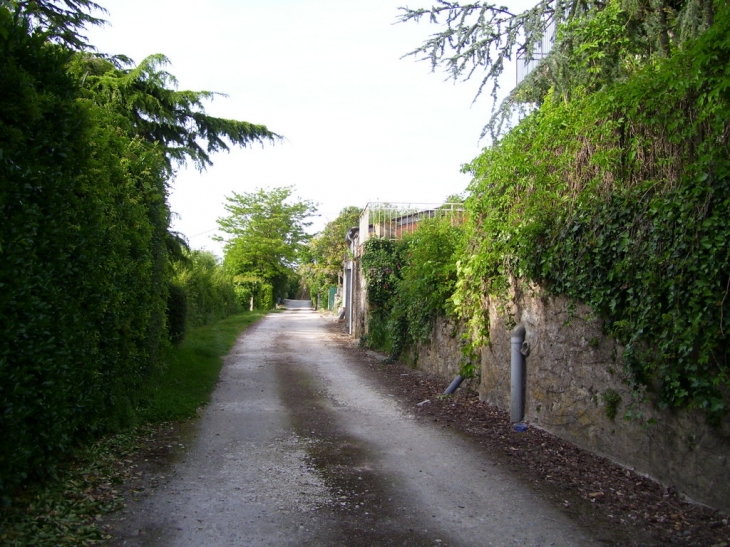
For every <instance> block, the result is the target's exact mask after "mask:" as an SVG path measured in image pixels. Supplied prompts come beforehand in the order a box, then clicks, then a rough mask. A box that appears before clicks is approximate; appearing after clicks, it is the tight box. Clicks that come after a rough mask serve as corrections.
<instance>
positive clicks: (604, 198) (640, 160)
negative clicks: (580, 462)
mask: <svg viewBox="0 0 730 547" xmlns="http://www.w3.org/2000/svg"><path fill="white" fill-rule="evenodd" d="M729 59H730V8H728V7H727V6H723V7H722V8H721V9H718V11H717V13H716V17H715V23H714V25H713V26H712V27H711V28H710V29H709V30H708V31H707V32H706V33H705V34H703V35H702V36H701V37H700V38H699V39H697V40H696V41H694V42H688V43H687V44H685V46H684V48H683V49H682V50H680V51H678V52H677V53H676V54H675V55H674V56H673V57H671V58H669V59H665V60H663V61H661V62H658V63H657V64H656V65H654V66H651V67H647V68H645V69H643V70H642V71H640V72H637V73H636V74H635V75H633V76H631V77H630V78H628V79H627V80H626V81H625V82H622V83H615V84H612V85H606V86H604V87H603V88H602V89H601V90H600V91H598V92H596V93H593V94H591V95H588V96H584V97H582V98H576V99H573V100H571V101H569V102H559V101H553V100H551V98H550V97H548V99H547V100H546V102H545V103H544V104H543V105H542V107H541V108H540V109H539V110H538V111H537V112H535V113H534V114H533V115H531V116H530V117H529V118H527V119H526V120H524V122H522V123H521V124H520V125H519V126H518V127H517V128H516V130H514V131H513V132H511V133H510V134H509V135H507V136H506V137H505V138H504V139H503V140H502V141H501V142H500V143H499V144H497V145H496V146H494V147H492V148H490V149H488V150H486V151H485V152H484V153H483V154H482V155H481V156H480V157H479V158H477V159H476V160H475V161H474V162H472V164H471V165H470V167H469V168H470V170H471V172H472V173H473V174H474V181H473V183H472V185H471V187H470V192H471V196H470V197H469V199H468V200H467V208H468V211H469V219H470V221H469V222H470V226H469V230H470V231H471V235H470V236H469V239H470V241H469V244H468V245H467V246H466V247H465V250H464V252H463V253H462V255H461V257H460V265H459V280H458V282H457V290H456V293H455V296H454V299H453V301H454V303H455V305H456V306H457V311H458V313H459V314H460V315H461V317H463V318H464V319H465V320H466V321H469V322H470V327H473V328H472V329H471V332H473V333H477V335H476V336H475V341H473V343H474V344H483V343H486V341H487V335H488V323H487V322H486V321H485V318H484V304H483V299H484V295H485V294H486V295H490V296H492V297H493V298H497V299H502V300H507V299H509V298H510V295H511V294H512V293H511V289H513V288H519V287H516V286H515V282H518V283H520V282H524V281H528V282H537V283H539V284H540V285H541V286H543V287H544V288H546V289H547V290H548V291H550V292H552V293H555V294H563V295H566V296H568V297H571V298H573V299H576V300H579V301H582V302H585V303H587V304H589V305H590V306H591V307H592V308H593V309H594V310H595V311H596V312H598V313H599V314H600V315H601V317H602V318H603V319H604V320H605V324H606V328H607V330H608V331H609V332H610V333H611V334H613V335H614V336H615V337H616V338H617V339H618V341H619V342H620V343H621V344H622V345H624V347H625V351H624V352H623V358H624V361H625V363H626V365H627V367H628V370H629V371H630V372H631V373H632V374H633V378H634V379H635V381H636V382H638V383H639V384H643V385H646V386H647V387H649V388H652V389H654V388H656V389H657V390H658V391H657V395H658V399H659V402H660V404H662V405H669V406H677V407H682V406H687V405H690V406H695V407H699V408H701V409H704V410H705V411H706V412H707V413H708V416H710V417H711V418H712V419H714V420H717V419H719V418H720V417H721V416H723V415H724V414H725V412H726V409H727V401H726V400H725V399H724V397H723V395H722V394H723V392H726V391H727V388H728V387H730V378H729V376H728V334H727V333H728V325H727V321H728V320H727V317H728V314H729V313H730V301H729V300H728V298H727V293H728V286H730V281H729V280H730V224H728V222H727V215H728V212H729V211H730V157H729V155H728V140H727V136H728V134H730V122H729V121H728V120H730V96H729V95H728V93H727V89H728V88H729V87H730V75H728V72H727V66H728V60H729ZM485 327H486V328H485Z"/></svg>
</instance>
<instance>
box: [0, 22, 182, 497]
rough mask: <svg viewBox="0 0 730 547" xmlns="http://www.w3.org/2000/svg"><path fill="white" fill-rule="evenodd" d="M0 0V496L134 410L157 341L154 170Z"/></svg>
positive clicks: (160, 231)
mask: <svg viewBox="0 0 730 547" xmlns="http://www.w3.org/2000/svg"><path fill="white" fill-rule="evenodd" d="M70 55H71V53H70V52H69V51H67V50H65V49H63V48H62V47H60V46H56V45H53V44H50V43H48V42H46V41H45V39H44V38H43V36H42V35H41V34H40V33H36V34H32V33H31V32H30V29H29V28H28V26H27V25H26V24H24V23H23V22H22V20H21V21H20V22H18V21H15V20H13V17H12V15H11V14H10V13H9V12H8V10H7V9H5V8H0V74H2V78H0V180H1V181H2V183H1V184H0V437H2V439H3V442H2V443H0V492H1V493H3V494H7V493H9V492H10V491H11V490H12V489H13V488H14V487H15V486H16V485H18V484H19V483H20V482H22V481H23V480H24V479H25V478H27V477H32V476H40V475H43V474H45V473H46V472H47V471H48V470H49V469H50V468H52V465H53V462H54V461H55V460H56V458H57V457H58V456H59V455H60V454H63V453H64V452H65V451H66V450H67V449H68V448H69V447H70V446H72V445H73V444H74V443H76V442H77V441H78V440H79V439H82V438H83V437H85V436H86V435H89V434H95V433H98V432H100V431H104V430H109V429H114V428H117V427H121V426H123V425H125V424H126V423H129V422H130V421H131V420H133V417H134V416H133V410H132V409H133V404H134V399H135V393H136V391H137V387H138V386H139V385H140V384H141V383H142V382H143V381H144V378H145V377H146V376H148V375H149V374H150V373H151V372H152V371H153V370H155V369H156V368H157V367H159V366H160V363H161V358H160V349H161V344H164V340H165V339H166V333H165V307H166V281H165V268H166V251H165V245H164V240H165V237H166V230H167V225H168V221H169V211H168V208H167V205H166V202H165V196H166V188H165V180H166V175H167V167H166V163H165V158H164V156H163V154H162V153H161V152H160V151H158V150H157V149H156V148H154V147H152V146H151V145H148V144H145V143H143V142H141V141H139V140H135V139H129V138H128V137H126V136H125V135H123V134H120V132H119V131H118V130H117V129H116V128H117V127H118V126H119V125H120V124H118V123H117V122H118V119H117V118H115V114H114V113H112V112H109V111H106V110H101V109H100V108H97V107H95V106H93V105H92V104H89V103H88V102H87V101H84V100H82V99H80V96H81V94H80V91H79V88H78V84H77V82H76V81H74V80H73V79H72V78H71V77H70V76H69V75H68V74H67V71H66V63H67V62H68V60H69V59H70Z"/></svg>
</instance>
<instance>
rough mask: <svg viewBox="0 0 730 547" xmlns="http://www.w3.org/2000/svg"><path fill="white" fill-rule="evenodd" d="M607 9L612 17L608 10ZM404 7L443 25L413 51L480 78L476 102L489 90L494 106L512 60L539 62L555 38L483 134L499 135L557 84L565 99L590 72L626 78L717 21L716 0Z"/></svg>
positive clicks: (457, 74) (550, 0)
mask: <svg viewBox="0 0 730 547" xmlns="http://www.w3.org/2000/svg"><path fill="white" fill-rule="evenodd" d="M607 9H610V10H611V13H610V14H609V15H608V16H607V15H605V14H602V13H603V12H604V11H606V10H607ZM400 10H401V14H400V16H399V21H400V22H408V21H419V20H421V19H423V18H427V19H428V20H429V21H430V22H431V23H433V24H436V25H439V26H440V27H441V30H439V31H438V32H436V33H435V34H433V35H431V36H430V37H429V38H428V39H427V40H426V41H425V42H424V43H423V44H422V45H421V46H419V47H417V48H416V49H414V50H413V51H411V52H410V53H408V54H407V55H411V56H414V57H416V58H419V59H423V60H427V61H428V62H430V63H431V67H432V69H433V70H436V69H438V68H442V69H443V70H444V71H445V72H446V73H447V75H448V77H449V78H451V79H454V80H455V81H458V80H469V79H470V78H472V77H476V78H479V79H480V84H479V88H478V92H477V96H476V97H475V100H476V99H477V98H478V97H479V95H481V93H482V92H483V91H484V90H485V89H490V91H491V95H492V98H493V100H494V101H495V107H496V98H497V90H498V88H499V80H498V79H499V77H500V75H501V74H502V73H503V71H504V69H505V64H506V62H508V61H511V60H518V61H519V62H529V61H532V60H535V59H536V55H537V54H538V52H539V51H540V46H541V44H542V42H543V39H545V38H547V39H548V40H549V41H550V42H552V49H551V51H550V53H549V54H548V55H547V57H546V58H544V59H543V60H542V61H541V62H540V64H539V65H538V67H537V69H535V70H534V71H533V72H532V73H531V74H530V76H529V77H527V78H525V79H524V80H523V81H522V82H520V84H519V85H518V86H517V87H516V88H515V89H514V90H513V91H512V92H511V93H510V94H509V96H508V97H507V99H506V100H505V101H504V102H503V103H502V104H501V105H500V106H499V108H498V109H497V110H496V111H495V112H493V116H492V118H491V119H490V120H489V121H488V123H487V125H486V126H485V128H484V130H483V132H482V136H485V135H486V134H490V135H491V136H492V137H493V138H497V137H499V136H500V135H502V134H503V133H504V130H505V129H507V128H509V127H511V126H512V123H513V121H514V119H515V116H514V113H515V111H518V112H523V113H524V112H526V111H529V110H531V107H532V106H533V105H534V104H538V105H539V104H541V103H542V101H543V100H544V98H545V97H546V95H547V93H548V91H549V90H550V89H553V88H556V89H558V90H559V93H558V94H556V95H554V96H558V97H560V96H562V98H566V97H567V96H568V95H569V90H571V89H575V88H576V87H579V86H580V85H581V84H582V83H583V81H584V80H585V79H586V78H589V79H591V80H593V81H595V80H597V79H598V80H601V81H603V82H606V81H613V80H615V79H616V78H618V77H622V76H625V75H626V74H627V73H628V72H630V71H631V68H632V67H635V66H637V65H644V64H647V63H651V62H652V60H653V59H655V58H657V57H668V56H669V55H670V54H671V53H672V51H674V50H676V49H677V48H678V47H679V46H680V45H681V44H682V43H684V41H686V40H687V39H689V38H693V37H696V36H698V35H699V34H700V33H701V32H703V31H704V30H706V29H707V28H708V27H709V26H710V25H711V24H712V21H713V19H714V10H713V3H712V0H652V1H649V0H540V1H539V2H537V3H536V4H534V5H533V6H532V7H530V8H528V9H525V10H523V11H512V10H510V9H508V8H506V7H503V6H500V5H498V4H493V3H491V2H471V3H468V4H461V3H459V2H449V1H445V0H437V2H436V4H435V5H434V6H432V7H431V8H419V9H410V8H400ZM597 17H602V20H601V21H600V22H599V24H598V25H596V24H595V23H594V22H593V19H594V18H597Z"/></svg>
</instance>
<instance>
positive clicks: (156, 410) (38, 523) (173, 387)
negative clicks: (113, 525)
mask: <svg viewBox="0 0 730 547" xmlns="http://www.w3.org/2000/svg"><path fill="white" fill-rule="evenodd" d="M264 315H266V312H247V313H242V314H238V315H234V316H231V317H228V318H226V319H223V320H221V321H218V322H216V323H213V324H211V325H206V326H204V327H200V328H197V329H194V330H193V331H191V332H190V333H189V334H188V336H187V337H186V339H185V340H184V341H183V342H182V343H181V344H180V345H179V346H177V347H175V348H171V349H170V350H169V353H168V355H167V359H166V361H167V367H166V368H165V369H164V370H163V371H161V372H160V374H159V376H158V377H156V378H153V379H152V381H151V382H150V385H149V387H148V388H147V389H146V390H145V392H144V393H143V394H142V401H143V403H142V404H141V405H140V408H139V409H138V418H139V422H138V425H137V426H136V427H134V428H132V429H129V430H127V431H124V432H121V433H117V434H115V435H110V436H107V437H105V438H103V439H100V440H98V441H95V442H93V443H90V444H88V445H86V446H82V447H79V448H78V449H77V450H76V451H75V452H74V453H73V454H71V455H70V456H69V457H68V458H67V459H66V460H65V461H64V462H63V463H62V464H60V465H59V467H58V469H57V471H56V478H55V479H54V480H49V481H46V482H45V483H43V484H30V485H27V486H26V487H25V488H23V489H21V490H20V491H19V492H18V493H17V495H16V496H15V497H14V499H13V500H12V503H11V505H10V506H3V504H0V546H1V547H21V546H22V547H26V546H31V545H33V546H38V547H57V546H64V547H65V546H69V547H71V546H83V545H100V544H102V543H104V542H105V541H106V540H107V539H109V537H108V534H107V531H106V530H104V529H102V528H101V527H100V526H99V525H98V522H99V521H100V520H101V518H102V516H103V515H105V514H108V513H110V512H112V511H114V510H116V509H119V508H120V507H121V506H122V504H123V502H124V500H123V498H122V496H121V494H120V491H119V490H118V488H119V485H120V484H121V483H122V482H124V480H125V479H126V478H127V477H128V475H129V473H130V472H131V471H130V469H129V466H128V465H127V463H128V462H129V461H130V460H129V458H130V457H131V456H132V455H133V454H134V453H135V452H136V451H138V450H140V449H142V448H143V447H144V446H145V445H146V443H147V442H149V441H150V440H151V439H152V438H153V437H154V436H155V434H156V433H157V431H158V429H159V428H161V427H164V424H165V423H166V422H170V421H180V420H184V419H187V418H190V417H193V416H195V415H196V413H197V410H198V408H200V407H201V406H203V405H205V404H206V403H207V402H208V401H209V400H210V395H211V393H212V391H213V388H214V387H215V385H216V382H217V381H218V376H219V374H220V370H221V367H222V365H223V357H224V356H225V355H226V354H227V353H228V352H229V351H230V349H231V348H232V347H233V344H234V342H235V341H236V339H237V338H238V336H239V335H240V334H241V332H243V331H244V330H245V329H246V328H247V327H249V326H250V325H251V324H253V323H254V322H256V321H258V320H259V319H261V318H262V317H263V316H264Z"/></svg>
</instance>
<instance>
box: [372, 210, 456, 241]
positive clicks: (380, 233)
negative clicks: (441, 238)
mask: <svg viewBox="0 0 730 547" xmlns="http://www.w3.org/2000/svg"><path fill="white" fill-rule="evenodd" d="M438 217H447V218H450V219H451V220H452V223H454V224H461V223H462V222H463V221H464V205H463V204H462V203H388V202H370V203H368V204H367V205H366V206H365V209H363V211H362V213H360V234H359V237H360V244H361V245H362V244H363V243H365V242H366V241H367V240H368V239H370V238H373V237H379V238H383V239H390V240H399V239H402V237H403V235H404V234H407V233H410V232H413V231H414V230H415V229H416V227H417V226H418V223H419V222H421V220H423V219H426V218H438Z"/></svg>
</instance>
